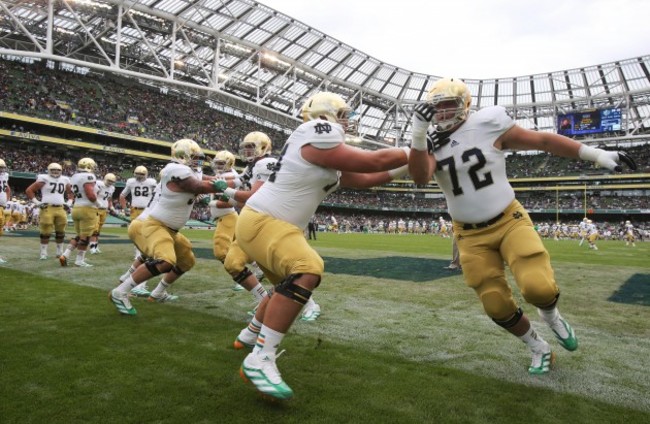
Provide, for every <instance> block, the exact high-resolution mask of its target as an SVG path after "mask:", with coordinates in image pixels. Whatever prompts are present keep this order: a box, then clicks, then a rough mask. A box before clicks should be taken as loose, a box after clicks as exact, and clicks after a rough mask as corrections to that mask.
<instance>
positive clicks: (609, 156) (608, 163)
mask: <svg viewBox="0 0 650 424" xmlns="http://www.w3.org/2000/svg"><path fill="white" fill-rule="evenodd" d="M578 154H579V156H580V159H582V160H589V161H591V162H594V163H595V164H596V165H598V166H600V167H601V168H607V169H609V170H610V171H616V172H623V166H622V165H621V162H622V163H624V164H625V165H627V166H628V167H629V168H630V169H631V170H632V171H636V162H635V161H634V159H632V157H631V156H630V155H628V154H627V153H625V152H609V151H607V150H603V149H596V148H593V147H589V146H586V145H584V144H583V145H582V146H580V150H579V152H578Z"/></svg>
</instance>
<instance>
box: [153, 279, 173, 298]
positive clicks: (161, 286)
mask: <svg viewBox="0 0 650 424" xmlns="http://www.w3.org/2000/svg"><path fill="white" fill-rule="evenodd" d="M167 287H169V283H167V282H165V278H164V277H163V279H162V280H160V283H158V285H157V286H156V288H155V289H153V291H152V292H151V297H160V296H162V295H163V293H164V292H165V290H167Z"/></svg>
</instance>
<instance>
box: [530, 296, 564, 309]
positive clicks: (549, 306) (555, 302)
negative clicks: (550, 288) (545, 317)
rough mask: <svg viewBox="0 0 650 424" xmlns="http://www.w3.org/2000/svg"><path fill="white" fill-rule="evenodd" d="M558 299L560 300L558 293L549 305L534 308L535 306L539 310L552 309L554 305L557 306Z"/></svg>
mask: <svg viewBox="0 0 650 424" xmlns="http://www.w3.org/2000/svg"><path fill="white" fill-rule="evenodd" d="M558 299H560V293H558V294H556V295H555V298H554V299H553V301H552V302H551V303H548V304H546V305H535V306H537V307H538V308H539V309H553V308H555V305H557V301H558Z"/></svg>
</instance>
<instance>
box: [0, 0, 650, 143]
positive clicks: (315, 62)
mask: <svg viewBox="0 0 650 424" xmlns="http://www.w3.org/2000/svg"><path fill="white" fill-rule="evenodd" d="M0 10H1V14H0V55H4V56H5V57H7V56H20V57H35V58H41V59H51V60H55V61H59V62H63V63H68V64H72V65H75V66H79V67H90V68H94V69H96V70H99V71H103V72H115V73H121V74H123V75H125V76H130V77H137V78H141V79H143V80H146V81H147V82H148V83H149V84H153V85H160V86H166V87H170V86H173V85H176V86H177V87H179V88H181V89H182V90H183V91H184V92H188V93H193V94H196V95H199V96H202V97H203V96H205V97H208V98H211V99H213V100H215V101H216V102H218V103H219V104H222V105H225V109H229V108H232V109H233V110H238V111H242V112H243V113H244V114H247V115H248V116H255V117H256V118H255V119H260V120H263V121H264V122H267V123H273V124H274V125H276V126H279V127H282V128H293V127H295V125H296V122H297V118H296V117H297V116H298V110H299V108H300V106H301V105H302V103H303V102H304V101H305V99H306V98H308V97H309V96H310V95H311V94H313V93H315V92H317V91H321V90H328V91H333V92H337V93H340V94H341V95H342V96H343V97H344V98H345V99H347V100H348V101H349V103H350V104H351V105H352V107H353V108H354V109H355V110H356V111H357V112H358V114H359V117H360V119H359V131H360V133H361V135H362V136H363V137H364V139H365V140H374V141H376V142H381V143H388V144H398V143H399V142H400V140H401V139H402V138H408V137H409V133H410V115H411V110H412V105H413V104H414V103H416V102H418V101H419V100H421V99H422V98H423V97H424V95H425V93H426V90H427V89H428V87H430V86H431V85H432V84H433V82H435V81H436V80H437V79H439V78H440V77H439V76H435V75H426V74H422V73H417V72H411V71H408V70H406V69H403V68H400V67H398V66H396V65H392V64H387V63H383V62H381V61H379V60H377V59H375V58H373V57H370V56H369V55H367V54H365V53H363V52H361V51H358V50H357V49H355V48H354V47H353V46H350V45H347V44H345V43H342V42H341V41H339V40H336V39H334V38H332V37H330V36H328V35H327V34H324V33H322V32H320V31H318V30H317V29H315V28H311V27H309V26H308V25H306V24H304V23H302V22H300V21H297V20H295V19H293V18H291V17H290V16H287V15H285V14H282V13H280V12H278V11H276V10H274V9H271V8H269V7H267V6H264V5H263V4H260V3H257V2H254V1H251V0H140V1H129V0H50V1H46V0H0ZM649 67H650V55H646V56H642V57H636V58H630V59H626V60H621V61H617V62H612V63H606V64H599V65H592V66H585V67H583V68H579V69H569V70H560V71H553V72H548V73H544V74H535V75H524V76H516V77H511V78H501V79H498V80H495V79H466V80H465V82H466V83H467V84H468V86H469V88H470V90H471V92H472V96H473V107H476V108H480V107H484V106H488V105H502V106H504V107H506V108H507V109H508V110H509V112H510V113H511V114H512V116H513V117H514V118H515V119H516V120H517V123H518V124H519V125H521V126H523V127H524V128H536V129H539V130H542V131H555V130H556V125H557V115H558V114H563V113H569V112H575V111H582V110H588V109H594V108H620V109H621V110H622V113H623V116H624V124H625V125H624V128H623V131H621V133H620V134H618V135H617V138H624V139H634V138H636V137H644V136H645V134H647V133H648V132H649V131H648V130H649V128H648V126H649V125H650V71H649ZM431 68H432V69H435V63H432V65H431Z"/></svg>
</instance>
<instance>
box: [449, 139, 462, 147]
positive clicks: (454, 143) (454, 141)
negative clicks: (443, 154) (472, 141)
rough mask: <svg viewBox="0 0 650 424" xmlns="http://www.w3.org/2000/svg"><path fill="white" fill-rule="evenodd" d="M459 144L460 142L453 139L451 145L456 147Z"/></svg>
mask: <svg viewBox="0 0 650 424" xmlns="http://www.w3.org/2000/svg"><path fill="white" fill-rule="evenodd" d="M459 144H460V143H459V142H457V141H456V140H451V147H456V146H458V145H459Z"/></svg>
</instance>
